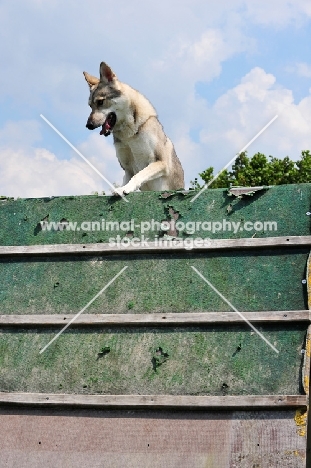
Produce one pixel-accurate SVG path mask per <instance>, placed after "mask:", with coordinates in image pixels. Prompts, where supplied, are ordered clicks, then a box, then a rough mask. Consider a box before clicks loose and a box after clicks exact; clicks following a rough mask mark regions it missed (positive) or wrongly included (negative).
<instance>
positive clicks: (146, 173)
mask: <svg viewBox="0 0 311 468" xmlns="http://www.w3.org/2000/svg"><path fill="white" fill-rule="evenodd" d="M165 173H166V166H165V164H164V163H163V162H162V161H156V162H153V163H151V164H149V165H148V166H147V167H145V168H144V169H142V170H141V171H139V172H138V173H137V174H136V175H134V176H133V177H132V178H131V180H130V181H129V182H128V183H127V184H126V185H123V187H118V188H116V189H115V190H114V193H115V194H116V195H123V194H127V193H130V192H135V190H137V189H139V188H140V186H141V185H142V184H144V183H146V182H149V181H150V180H154V179H157V178H158V177H162V176H163V175H165Z"/></svg>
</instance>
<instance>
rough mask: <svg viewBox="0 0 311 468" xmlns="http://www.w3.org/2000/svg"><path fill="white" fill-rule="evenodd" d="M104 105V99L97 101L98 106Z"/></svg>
mask: <svg viewBox="0 0 311 468" xmlns="http://www.w3.org/2000/svg"><path fill="white" fill-rule="evenodd" d="M103 104H104V100H103V99H98V101H97V106H98V107H100V106H102V105H103Z"/></svg>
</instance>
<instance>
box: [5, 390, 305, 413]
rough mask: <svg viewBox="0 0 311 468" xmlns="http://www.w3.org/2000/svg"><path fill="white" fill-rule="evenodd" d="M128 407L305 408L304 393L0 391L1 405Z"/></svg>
mask: <svg viewBox="0 0 311 468" xmlns="http://www.w3.org/2000/svg"><path fill="white" fill-rule="evenodd" d="M1 404H10V405H34V406H76V407H80V408H82V407H97V408H106V407H123V408H124V407H130V408H207V409H230V408H234V409H235V408H243V409H254V408H284V407H304V406H306V405H307V396H306V395H263V396H262V395H258V396H257V395H239V396H192V395H77V394H55V393H54V394H50V393H17V392H14V393H6V392H0V405H1Z"/></svg>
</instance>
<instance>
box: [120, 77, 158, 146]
mask: <svg viewBox="0 0 311 468" xmlns="http://www.w3.org/2000/svg"><path fill="white" fill-rule="evenodd" d="M119 85H120V87H121V89H122V88H126V90H127V92H128V95H129V96H130V101H129V102H128V103H127V106H128V109H129V112H126V114H125V116H124V118H122V119H118V120H117V122H116V124H115V126H114V129H113V135H114V138H115V139H116V140H121V141H124V140H128V139H130V138H132V137H133V136H135V135H136V134H137V133H138V131H139V129H140V127H141V126H142V125H144V123H145V122H146V121H147V120H148V119H150V118H151V117H155V118H157V112H156V110H155V108H154V107H153V106H152V104H151V103H150V102H149V101H148V99H147V98H145V96H143V95H142V94H141V93H139V100H140V101H141V102H142V103H143V105H142V106H139V105H137V94H136V93H137V91H135V90H134V89H133V88H132V87H131V86H129V85H127V84H125V83H121V82H119ZM134 93H135V96H134ZM132 94H133V99H131V95H132ZM141 109H143V112H142V111H141Z"/></svg>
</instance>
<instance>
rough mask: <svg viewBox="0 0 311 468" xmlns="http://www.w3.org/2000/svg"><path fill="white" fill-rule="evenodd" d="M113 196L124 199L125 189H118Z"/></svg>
mask: <svg viewBox="0 0 311 468" xmlns="http://www.w3.org/2000/svg"><path fill="white" fill-rule="evenodd" d="M112 195H116V196H118V197H123V196H124V195H126V193H125V192H124V187H116V188H115V189H114V191H113V192H112Z"/></svg>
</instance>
